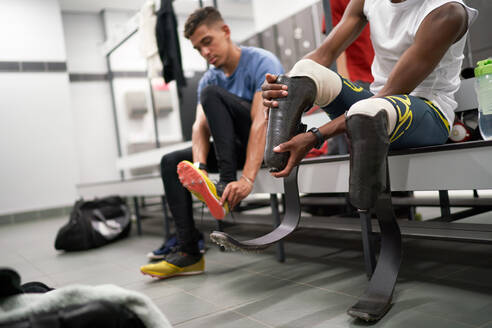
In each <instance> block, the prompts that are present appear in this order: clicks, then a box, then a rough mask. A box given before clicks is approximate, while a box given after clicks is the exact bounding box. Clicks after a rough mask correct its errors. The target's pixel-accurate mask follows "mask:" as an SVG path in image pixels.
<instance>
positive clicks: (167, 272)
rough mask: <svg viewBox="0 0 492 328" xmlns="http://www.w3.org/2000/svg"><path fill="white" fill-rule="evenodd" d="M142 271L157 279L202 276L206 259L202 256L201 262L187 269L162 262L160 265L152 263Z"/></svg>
mask: <svg viewBox="0 0 492 328" xmlns="http://www.w3.org/2000/svg"><path fill="white" fill-rule="evenodd" d="M140 271H141V272H142V273H143V274H147V275H150V276H152V277H155V278H161V279H163V278H170V277H173V276H180V275H193V274H200V273H203V271H205V259H204V257H203V256H202V258H201V259H200V261H198V262H197V263H195V264H192V265H188V266H186V267H183V268H181V267H178V266H176V265H174V264H172V263H169V262H166V261H161V262H158V263H151V264H147V265H144V266H142V267H140Z"/></svg>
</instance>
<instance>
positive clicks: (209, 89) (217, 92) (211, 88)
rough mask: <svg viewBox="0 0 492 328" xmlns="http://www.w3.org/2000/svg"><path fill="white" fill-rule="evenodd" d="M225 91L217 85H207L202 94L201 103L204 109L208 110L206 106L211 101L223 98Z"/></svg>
mask: <svg viewBox="0 0 492 328" xmlns="http://www.w3.org/2000/svg"><path fill="white" fill-rule="evenodd" d="M224 92H225V90H224V89H222V88H221V87H219V86H217V85H207V86H206V87H205V88H203V89H202V91H201V93H200V102H201V103H202V105H203V109H204V110H205V109H206V107H207V106H206V104H208V103H209V102H210V101H214V100H217V99H218V98H219V97H222V95H223V94H224Z"/></svg>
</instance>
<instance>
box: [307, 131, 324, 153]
mask: <svg viewBox="0 0 492 328" xmlns="http://www.w3.org/2000/svg"><path fill="white" fill-rule="evenodd" d="M307 132H311V133H312V134H314V135H315V136H316V145H314V148H316V149H320V148H321V146H322V145H323V142H325V138H323V135H322V134H321V132H319V129H318V128H310V129H309V130H308V131H307Z"/></svg>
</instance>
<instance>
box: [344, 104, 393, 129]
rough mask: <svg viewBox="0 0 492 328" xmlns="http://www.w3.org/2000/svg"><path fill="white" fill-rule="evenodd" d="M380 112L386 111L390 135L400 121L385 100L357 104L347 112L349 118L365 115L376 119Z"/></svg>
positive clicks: (391, 106)
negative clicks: (397, 121)
mask: <svg viewBox="0 0 492 328" xmlns="http://www.w3.org/2000/svg"><path fill="white" fill-rule="evenodd" d="M380 111H385V112H386V114H387V117H388V125H387V128H388V131H387V132H388V135H389V134H390V133H391V131H393V129H394V128H395V126H396V120H397V119H398V117H397V114H396V110H395V108H394V107H393V105H392V104H391V103H390V102H389V101H388V100H386V99H384V98H369V99H364V100H360V101H358V102H356V103H355V104H353V105H352V106H351V107H350V109H349V110H348V112H347V117H350V116H352V115H365V116H370V117H374V116H376V114H377V113H379V112H380Z"/></svg>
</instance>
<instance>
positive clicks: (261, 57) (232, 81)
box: [197, 47, 284, 103]
mask: <svg viewBox="0 0 492 328" xmlns="http://www.w3.org/2000/svg"><path fill="white" fill-rule="evenodd" d="M240 48H241V57H239V64H238V65H237V67H236V70H235V71H234V73H232V75H231V76H229V77H227V76H226V75H225V74H224V72H223V71H222V70H221V69H218V68H216V67H212V68H210V69H209V70H208V71H207V72H205V74H204V75H203V77H202V78H201V79H200V83H199V84H198V90H197V91H198V103H200V93H201V92H202V90H203V88H205V87H206V86H208V85H217V86H219V87H221V88H223V89H225V90H226V91H228V92H230V93H232V94H235V95H236V96H238V97H240V98H243V99H245V100H247V101H249V102H251V101H253V96H254V94H255V93H256V92H257V91H261V85H262V84H263V82H264V81H265V74H266V73H271V74H282V73H283V72H284V69H283V67H282V64H280V61H279V60H278V59H277V57H275V55H274V54H272V53H271V52H269V51H267V50H264V49H260V48H255V47H240Z"/></svg>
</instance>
